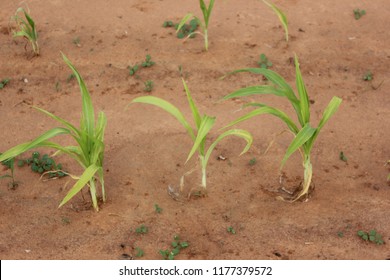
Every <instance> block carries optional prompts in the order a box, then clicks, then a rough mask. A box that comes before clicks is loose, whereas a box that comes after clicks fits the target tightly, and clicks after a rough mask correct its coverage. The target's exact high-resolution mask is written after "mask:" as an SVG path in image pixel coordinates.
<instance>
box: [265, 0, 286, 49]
mask: <svg viewBox="0 0 390 280" xmlns="http://www.w3.org/2000/svg"><path fill="white" fill-rule="evenodd" d="M263 2H264V3H265V4H266V5H267V6H269V7H270V8H271V9H272V10H273V11H274V12H275V14H276V15H277V16H278V17H279V20H280V22H281V23H282V25H283V28H284V33H285V35H286V42H288V21H287V17H286V15H285V14H284V13H283V11H282V10H281V9H279V8H278V7H277V6H276V5H275V4H273V3H271V2H268V1H265V0H263Z"/></svg>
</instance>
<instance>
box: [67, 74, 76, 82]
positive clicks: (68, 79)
mask: <svg viewBox="0 0 390 280" xmlns="http://www.w3.org/2000/svg"><path fill="white" fill-rule="evenodd" d="M75 78H76V75H75V74H73V73H72V74H70V75H69V76H68V78H66V82H67V83H70V82H71V81H72V80H74V79H75Z"/></svg>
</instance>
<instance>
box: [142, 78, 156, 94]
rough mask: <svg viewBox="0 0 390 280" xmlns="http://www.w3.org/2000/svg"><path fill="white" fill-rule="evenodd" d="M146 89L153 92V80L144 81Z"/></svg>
mask: <svg viewBox="0 0 390 280" xmlns="http://www.w3.org/2000/svg"><path fill="white" fill-rule="evenodd" d="M144 86H145V87H144V91H146V92H151V91H152V90H153V86H154V84H153V81H151V80H147V81H146V82H144Z"/></svg>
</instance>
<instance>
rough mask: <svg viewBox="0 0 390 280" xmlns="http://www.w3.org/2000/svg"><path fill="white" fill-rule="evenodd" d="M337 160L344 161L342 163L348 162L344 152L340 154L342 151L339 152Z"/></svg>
mask: <svg viewBox="0 0 390 280" xmlns="http://www.w3.org/2000/svg"><path fill="white" fill-rule="evenodd" d="M339 159H340V160H342V161H344V162H347V161H348V158H347V157H346V156H345V155H344V152H342V151H341V152H340V155H339Z"/></svg>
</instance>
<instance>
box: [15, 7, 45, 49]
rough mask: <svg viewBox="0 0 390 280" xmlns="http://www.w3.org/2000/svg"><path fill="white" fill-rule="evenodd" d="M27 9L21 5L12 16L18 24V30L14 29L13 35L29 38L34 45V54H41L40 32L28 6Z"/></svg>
mask: <svg viewBox="0 0 390 280" xmlns="http://www.w3.org/2000/svg"><path fill="white" fill-rule="evenodd" d="M26 9H27V11H26ZM26 9H24V8H22V7H19V8H18V9H17V10H16V12H15V15H14V16H13V17H12V18H11V20H12V21H14V22H15V24H16V30H12V33H13V37H23V38H25V39H27V40H28V41H29V42H30V44H31V46H32V49H33V52H34V54H36V55H39V45H38V32H37V30H36V28H35V22H34V20H33V19H32V18H31V16H30V14H29V13H30V11H29V10H28V8H26Z"/></svg>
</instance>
